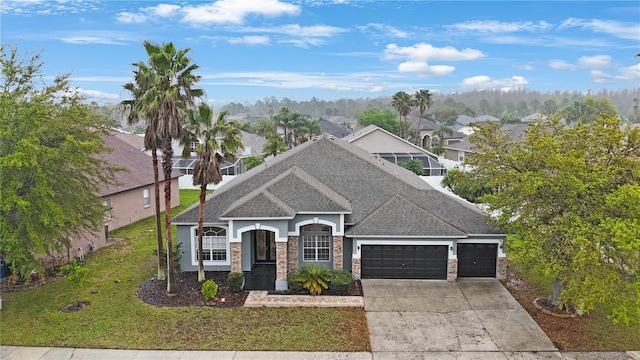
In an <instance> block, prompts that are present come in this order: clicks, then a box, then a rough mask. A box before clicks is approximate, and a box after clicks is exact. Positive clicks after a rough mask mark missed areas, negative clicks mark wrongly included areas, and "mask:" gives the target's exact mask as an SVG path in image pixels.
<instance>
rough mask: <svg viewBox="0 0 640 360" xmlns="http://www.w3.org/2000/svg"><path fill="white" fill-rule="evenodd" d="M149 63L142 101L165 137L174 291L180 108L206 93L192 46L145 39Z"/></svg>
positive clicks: (169, 253)
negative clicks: (175, 181)
mask: <svg viewBox="0 0 640 360" xmlns="http://www.w3.org/2000/svg"><path fill="white" fill-rule="evenodd" d="M143 45H144V47H145V50H146V51H147V55H148V56H149V60H148V61H149V66H148V67H146V66H145V68H143V69H144V70H145V75H144V78H145V79H147V80H148V81H149V85H148V86H145V91H144V93H143V94H142V96H141V97H140V101H141V102H142V104H144V105H142V106H143V107H144V108H145V110H146V111H145V113H146V114H154V116H157V118H158V123H157V129H156V132H157V134H158V137H159V138H160V139H161V140H162V170H163V173H164V201H165V231H166V233H165V238H166V239H167V292H168V293H170V294H171V293H173V292H174V286H173V275H174V274H173V272H174V265H173V242H172V239H171V171H172V170H173V163H172V160H173V159H172V158H173V146H172V140H173V139H178V138H180V137H181V135H182V114H181V112H182V111H184V110H186V109H187V108H188V107H190V106H193V105H194V103H195V101H194V99H195V98H196V97H200V96H202V95H203V91H202V90H201V89H196V88H194V87H193V86H194V85H195V84H196V83H197V82H198V80H200V76H197V75H195V74H193V71H195V70H196V69H198V65H196V64H193V63H192V62H191V59H190V58H189V57H188V56H187V53H188V52H189V49H184V50H177V49H176V48H175V46H174V45H173V43H164V44H162V45H161V46H160V45H155V44H152V43H150V42H149V41H144V43H143Z"/></svg>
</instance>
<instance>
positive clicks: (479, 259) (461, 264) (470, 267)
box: [458, 244, 498, 277]
mask: <svg viewBox="0 0 640 360" xmlns="http://www.w3.org/2000/svg"><path fill="white" fill-rule="evenodd" d="M497 257H498V244H458V277H495V276H496V263H497Z"/></svg>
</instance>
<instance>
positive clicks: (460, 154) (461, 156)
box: [458, 151, 464, 162]
mask: <svg viewBox="0 0 640 360" xmlns="http://www.w3.org/2000/svg"><path fill="white" fill-rule="evenodd" d="M458 161H460V162H463V161H464V151H458Z"/></svg>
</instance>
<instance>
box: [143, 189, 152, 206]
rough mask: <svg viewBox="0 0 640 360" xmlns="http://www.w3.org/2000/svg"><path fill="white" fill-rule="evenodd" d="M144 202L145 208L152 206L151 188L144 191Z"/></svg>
mask: <svg viewBox="0 0 640 360" xmlns="http://www.w3.org/2000/svg"><path fill="white" fill-rule="evenodd" d="M142 200H143V202H144V207H147V206H151V196H150V195H149V188H146V189H144V190H142Z"/></svg>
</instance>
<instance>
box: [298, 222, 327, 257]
mask: <svg viewBox="0 0 640 360" xmlns="http://www.w3.org/2000/svg"><path fill="white" fill-rule="evenodd" d="M300 235H301V237H302V259H303V261H330V260H331V242H332V240H333V237H332V236H331V227H330V226H326V225H319V224H314V225H305V226H303V227H302V232H301V234H300Z"/></svg>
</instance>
